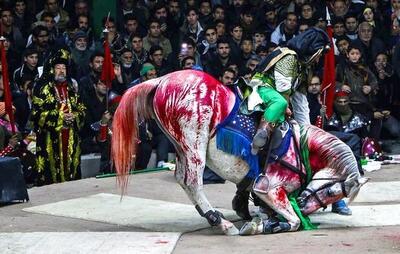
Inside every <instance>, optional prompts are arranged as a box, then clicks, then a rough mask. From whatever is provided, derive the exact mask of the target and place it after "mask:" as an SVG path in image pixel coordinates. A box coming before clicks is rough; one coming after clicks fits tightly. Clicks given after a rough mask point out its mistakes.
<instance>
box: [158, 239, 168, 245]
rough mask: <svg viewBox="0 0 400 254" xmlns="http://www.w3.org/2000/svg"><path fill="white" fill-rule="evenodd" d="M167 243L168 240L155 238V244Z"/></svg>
mask: <svg viewBox="0 0 400 254" xmlns="http://www.w3.org/2000/svg"><path fill="white" fill-rule="evenodd" d="M166 243H169V241H164V240H157V242H156V244H166Z"/></svg>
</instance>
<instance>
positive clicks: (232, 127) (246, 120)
mask: <svg viewBox="0 0 400 254" xmlns="http://www.w3.org/2000/svg"><path fill="white" fill-rule="evenodd" d="M240 103H241V100H240V99H238V97H237V98H236V102H235V106H234V107H233V109H232V111H231V113H229V115H228V117H227V118H226V119H225V120H224V121H223V122H221V123H220V124H219V125H218V126H217V131H216V135H217V149H218V150H221V151H223V152H226V153H229V154H232V155H235V156H238V157H240V158H241V159H242V160H244V161H246V162H247V164H248V165H249V168H250V170H249V172H248V173H247V175H246V177H248V178H250V179H255V178H256V177H257V176H258V175H259V174H260V173H261V169H260V164H259V158H258V155H253V154H251V142H252V140H253V136H254V135H255V133H256V131H257V126H256V123H257V119H256V114H250V115H246V114H242V113H241V112H240V110H239V107H240ZM290 137H291V131H290V130H289V131H288V132H287V133H286V135H285V137H284V138H283V140H282V143H281V144H280V146H279V147H277V148H275V149H273V150H272V151H271V155H274V156H273V157H270V159H269V160H268V162H272V161H274V160H276V159H278V158H280V157H281V156H283V155H284V154H285V153H286V152H287V150H288V149H289V145H290V140H291V139H290Z"/></svg>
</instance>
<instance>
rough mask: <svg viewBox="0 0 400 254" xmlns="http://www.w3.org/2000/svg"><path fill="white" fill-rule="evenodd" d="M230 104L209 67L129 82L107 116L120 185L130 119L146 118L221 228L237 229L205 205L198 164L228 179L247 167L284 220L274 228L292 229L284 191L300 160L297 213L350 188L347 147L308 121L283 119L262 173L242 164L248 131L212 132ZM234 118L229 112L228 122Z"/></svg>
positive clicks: (294, 182) (127, 163) (127, 158)
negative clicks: (282, 142) (278, 146)
mask: <svg viewBox="0 0 400 254" xmlns="http://www.w3.org/2000/svg"><path fill="white" fill-rule="evenodd" d="M237 105H238V99H237V96H236V94H235V93H234V92H232V91H231V90H230V89H229V88H228V87H226V86H224V85H222V84H221V83H220V82H219V81H217V80H215V79H214V78H213V77H211V76H210V75H208V74H206V73H204V72H200V71H194V70H183V71H178V72H174V73H170V74H167V75H165V76H162V77H160V78H157V79H152V80H149V81H146V82H144V83H142V84H139V85H137V86H134V87H132V88H131V89H129V90H128V91H127V92H126V93H125V94H124V96H123V98H122V100H121V103H120V105H119V107H118V109H117V111H116V112H115V115H114V120H113V137H112V160H113V162H114V165H115V168H116V171H117V173H118V181H119V184H120V186H122V189H123V190H126V188H127V184H128V172H129V170H130V169H132V168H133V167H134V162H135V155H136V152H137V144H138V142H139V140H138V124H139V123H140V122H141V121H143V120H146V119H150V118H153V119H155V120H156V121H157V122H158V124H159V126H160V127H161V128H162V130H163V131H164V132H165V134H166V135H167V136H168V138H169V139H170V140H171V142H172V143H173V144H174V146H175V148H176V153H177V159H176V170H175V177H176V180H177V181H178V183H179V184H180V185H181V186H182V188H183V189H184V190H185V192H186V193H187V195H188V196H189V198H190V200H191V201H192V202H193V204H194V205H195V207H196V209H197V211H198V212H199V213H200V215H201V216H203V217H205V218H206V219H207V220H208V222H209V223H210V224H211V225H213V226H218V227H220V228H221V230H222V231H223V232H224V233H225V234H227V235H234V234H238V233H239V231H238V229H237V228H236V227H235V226H234V225H233V224H232V223H231V222H230V221H228V220H226V219H224V217H223V215H222V214H221V213H220V212H218V211H217V210H215V209H214V208H213V207H212V206H211V204H210V203H209V201H208V199H207V197H206V195H205V194H204V191H203V180H202V179H203V170H204V167H205V166H206V165H207V166H209V167H210V168H211V169H212V170H213V171H214V172H216V173H217V174H218V175H220V176H221V177H222V178H224V179H226V180H228V181H231V182H233V183H235V184H238V183H239V182H241V181H242V179H244V178H245V177H248V176H249V173H250V172H251V171H253V172H252V174H253V176H255V177H254V179H255V183H254V185H253V191H254V192H255V193H256V194H257V196H258V197H259V198H260V199H261V200H262V201H264V202H265V203H266V204H267V205H268V206H269V207H270V208H272V209H273V210H274V211H276V213H278V214H280V215H282V216H283V217H284V218H285V219H286V221H287V222H279V223H278V224H277V225H278V226H280V229H281V230H280V231H295V230H297V229H298V228H299V226H300V219H299V217H298V215H297V214H296V212H295V211H294V209H293V207H292V205H291V204H290V202H289V199H288V194H289V193H292V192H293V191H295V190H299V189H300V188H301V186H302V185H304V184H305V182H304V179H303V177H302V175H305V174H306V168H307V167H306V166H307V165H306V166H305V165H304V164H308V166H309V167H308V168H310V170H311V174H310V175H309V178H310V179H309V181H308V182H307V184H306V188H305V189H304V190H303V191H302V192H301V193H299V196H298V204H299V207H300V210H301V212H302V213H303V214H306V215H307V214H310V213H312V212H314V211H316V210H317V209H319V208H320V207H323V206H326V205H328V204H331V203H333V202H335V201H337V200H340V199H342V198H343V197H345V196H346V197H349V198H350V199H352V198H354V197H355V196H356V195H357V193H358V191H359V189H360V187H361V186H362V184H363V183H364V182H365V178H363V177H361V176H360V173H359V171H358V167H357V162H356V159H355V157H354V156H353V153H352V151H351V150H350V148H349V147H348V146H346V145H345V144H344V143H343V142H341V141H340V140H339V139H337V138H336V137H334V136H332V135H330V134H328V133H326V132H324V131H323V130H321V129H319V128H317V127H315V126H301V127H300V126H299V125H297V124H296V123H291V124H290V128H289V129H290V130H291V131H290V132H291V136H289V138H286V140H287V141H286V144H287V149H286V150H285V152H284V153H283V154H281V155H280V157H279V160H275V161H272V162H270V163H268V164H267V165H268V166H267V168H266V170H265V174H260V172H256V174H254V170H252V167H253V166H254V165H253V166H252V167H251V166H250V165H251V164H252V163H251V161H252V160H251V158H250V159H249V156H251V155H249V151H250V143H251V139H250V140H248V142H245V141H243V140H246V139H243V138H242V139H235V137H234V135H233V134H232V132H229V131H225V134H226V133H230V134H229V135H231V134H232V135H231V136H229V135H225V134H224V135H225V138H226V137H228V141H226V140H225V141H224V140H223V139H224V135H222V134H221V135H222V137H219V136H218V135H219V127H220V126H221V125H222V124H223V123H225V122H226V121H227V119H228V118H232V114H234V113H236V112H235V111H238V107H237ZM238 121H241V122H242V123H241V125H243V124H245V122H246V123H247V124H248V123H249V122H250V120H249V119H245V120H243V121H242V120H240V119H239V120H238ZM235 122H236V120H232V122H231V125H232V123H235ZM235 124H236V123H235ZM225 125H226V123H225ZM245 127H246V126H245ZM232 137H233V139H232ZM229 138H230V139H229ZM232 140H233V141H232ZM237 140H241V141H240V142H237ZM242 141H243V142H242ZM221 142H222V143H224V142H225V143H227V145H226V144H225V148H226V146H230V149H231V150H232V149H233V150H235V149H236V153H232V152H231V153H229V152H226V151H224V150H223V149H222V150H221V149H219V148H218V146H219V145H220V144H221ZM301 142H303V146H301V144H300V143H301ZM299 148H301V149H300V150H301V151H303V152H304V149H306V150H307V153H308V155H307V158H308V160H307V162H305V161H304V160H299V157H298V155H296V154H297V153H296V150H298V149H299ZM253 161H254V160H253ZM283 164H286V165H288V164H290V165H292V166H295V167H297V168H298V169H299V170H300V171H301V173H295V172H294V171H292V170H290V169H289V168H288V167H284V166H283ZM282 223H283V224H282ZM257 227H259V225H257ZM278 231H279V230H278ZM262 232H264V233H266V232H265V230H263V229H261V231H260V230H258V229H255V231H254V232H251V233H262ZM273 232H275V231H273Z"/></svg>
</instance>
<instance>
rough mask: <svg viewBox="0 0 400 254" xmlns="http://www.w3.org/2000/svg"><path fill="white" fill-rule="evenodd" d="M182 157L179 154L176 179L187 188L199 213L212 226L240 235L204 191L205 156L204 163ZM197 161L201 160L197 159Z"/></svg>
mask: <svg viewBox="0 0 400 254" xmlns="http://www.w3.org/2000/svg"><path fill="white" fill-rule="evenodd" d="M204 157H205V156H204ZM180 158H185V157H182V156H179V159H178V158H177V163H176V170H175V177H176V180H177V181H178V183H179V184H180V185H181V186H182V188H183V189H184V190H185V192H186V194H187V195H188V196H189V198H190V200H191V201H192V203H193V204H194V205H195V207H196V210H197V211H198V212H199V214H200V215H201V216H202V217H204V218H206V219H207V221H208V223H209V224H210V225H211V226H218V227H219V228H220V229H221V230H222V231H223V232H224V233H225V234H226V235H238V234H239V230H238V229H237V228H236V227H235V225H234V224H233V223H232V222H230V221H228V220H226V219H224V216H223V214H222V213H221V212H219V211H217V210H215V209H214V208H213V207H212V206H211V204H210V202H209V201H208V199H207V197H206V195H205V193H204V189H203V171H204V167H205V158H204V160H203V162H202V163H190V161H191V159H190V158H188V160H187V161H181V160H180ZM184 160H185V159H184ZM196 162H199V161H198V160H196Z"/></svg>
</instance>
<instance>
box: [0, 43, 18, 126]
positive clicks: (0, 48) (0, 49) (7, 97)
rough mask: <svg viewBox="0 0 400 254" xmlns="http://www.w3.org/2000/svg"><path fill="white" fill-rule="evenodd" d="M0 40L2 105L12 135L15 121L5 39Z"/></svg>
mask: <svg viewBox="0 0 400 254" xmlns="http://www.w3.org/2000/svg"><path fill="white" fill-rule="evenodd" d="M1 39H3V38H0V53H1V68H2V70H1V72H2V74H3V87H4V104H5V110H6V113H7V114H8V117H9V118H10V124H11V130H12V133H13V134H15V123H14V122H15V121H14V112H13V108H12V96H11V88H10V82H9V78H8V65H7V58H6V49H5V48H4V41H5V39H3V40H1Z"/></svg>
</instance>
